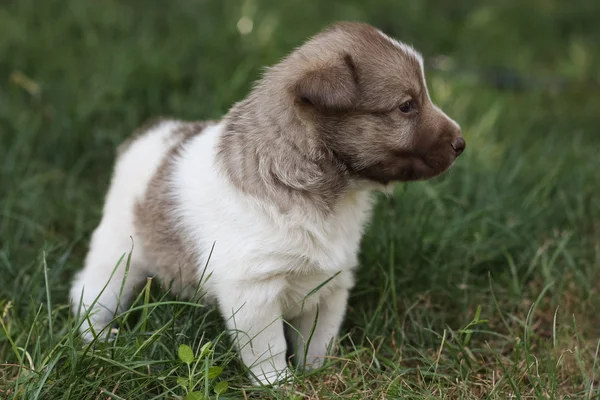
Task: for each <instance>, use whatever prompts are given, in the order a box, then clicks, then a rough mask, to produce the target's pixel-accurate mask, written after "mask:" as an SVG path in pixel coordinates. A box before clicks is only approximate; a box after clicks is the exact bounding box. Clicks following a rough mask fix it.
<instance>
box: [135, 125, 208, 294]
mask: <svg viewBox="0 0 600 400" xmlns="http://www.w3.org/2000/svg"><path fill="white" fill-rule="evenodd" d="M213 124H214V121H199V122H188V123H185V122H182V126H181V127H180V128H178V129H176V130H175V131H173V139H175V140H176V142H175V144H174V145H173V147H172V148H171V149H170V150H169V152H168V153H167V155H166V156H165V159H164V160H163V162H162V164H161V165H160V167H159V168H158V171H157V173H156V175H154V177H153V178H152V180H151V181H150V184H149V185H148V189H147V190H146V195H145V196H144V199H143V200H142V201H140V202H139V203H138V204H137V205H136V209H135V228H136V233H137V235H138V237H140V238H143V241H142V245H143V246H144V250H145V252H146V254H148V255H150V257H152V259H153V262H154V263H156V265H157V266H158V268H160V272H159V273H158V274H157V275H158V276H159V277H161V279H163V280H164V281H165V282H164V283H165V284H167V285H171V284H172V290H173V292H174V293H180V292H181V291H184V290H186V289H187V290H194V289H195V287H194V286H193V285H194V283H197V282H198V276H197V271H198V268H197V267H198V266H197V265H196V260H198V255H197V254H195V253H194V251H193V250H192V249H193V248H194V246H193V244H192V243H190V240H189V235H186V234H185V232H182V231H181V228H180V227H179V225H180V224H178V221H177V218H176V216H175V215H174V210H175V209H176V204H175V196H174V195H173V193H172V192H170V190H169V189H170V184H169V179H170V176H171V174H172V172H173V166H174V161H175V159H176V157H177V156H178V155H179V152H180V151H181V149H182V148H183V146H184V145H185V143H186V142H187V141H188V140H190V139H191V138H193V137H194V136H196V135H199V134H201V133H202V132H203V131H204V130H205V129H206V128H207V127H209V126H210V125H213ZM154 126H156V124H152V125H148V128H147V131H148V130H149V129H151V128H152V127H154ZM140 134H143V133H140ZM190 285H192V286H190Z"/></svg>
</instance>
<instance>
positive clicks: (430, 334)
mask: <svg viewBox="0 0 600 400" xmlns="http://www.w3.org/2000/svg"><path fill="white" fill-rule="evenodd" d="M599 18H600V2H593V1H573V2H565V1H561V0H531V1H522V0H507V1H504V2H476V1H466V0H459V1H454V2H447V1H444V0H424V1H410V2H409V1H393V0H375V1H371V2H368V5H367V2H365V1H359V0H354V1H340V0H328V1H327V2H325V1H321V2H316V1H310V2H309V1H306V0H304V1H300V0H292V1H286V2H283V1H276V0H270V1H266V0H265V1H261V0H246V1H243V2H240V1H235V0H227V1H218V0H203V1H201V0H173V1H169V2H164V1H159V0H146V1H144V2H141V1H130V2H123V1H116V0H89V1H80V0H44V1H34V0H8V1H5V2H3V3H2V4H1V5H0V398H2V399H5V398H6V399H53V400H54V399H76V400H79V399H177V398H183V397H184V396H186V393H187V391H188V390H190V388H193V389H194V390H196V391H198V392H201V393H203V394H204V395H206V397H209V396H210V398H215V397H216V394H215V390H214V389H215V388H216V389H217V391H219V392H220V391H221V390H223V389H224V385H225V384H224V383H220V382H225V381H226V382H228V385H229V388H228V389H227V390H226V391H225V392H224V393H223V394H221V396H220V397H219V398H221V399H223V398H231V399H234V398H235V399H243V398H248V399H258V398H279V399H301V398H306V399H337V398H340V399H384V398H387V399H393V398H408V399H410V398H413V399H425V398H431V399H433V398H445V399H480V398H487V399H507V398H523V399H529V398H536V399H537V398H573V399H575V398H577V399H579V398H598V397H600V385H599V384H598V379H599V378H600V377H599V375H598V374H599V372H600V362H598V361H599V360H598V348H599V346H600V341H599V339H600V319H599V317H598V312H597V310H598V307H599V306H600V300H599V293H598V292H599V290H600V280H599V271H598V270H599V268H600V170H599V168H600V155H599V154H600V134H599V132H598V130H599V129H600V113H599V111H598V110H599V109H600V69H599V68H598V65H600V50H599V48H598V43H600V25H599V24H598V22H597V21H598V20H599ZM342 19H345V20H362V21H366V22H370V23H373V24H375V25H377V26H378V27H380V28H381V29H382V30H384V31H385V32H387V33H389V34H391V35H393V36H396V37H398V38H399V39H402V40H404V41H407V42H409V43H412V44H413V45H415V46H416V47H417V48H418V49H420V50H421V51H422V52H423V54H424V56H425V58H426V60H427V75H428V78H429V86H430V90H431V94H432V97H433V98H434V100H435V101H436V102H437V103H438V104H439V105H440V106H441V107H442V108H443V109H444V110H445V111H446V112H447V113H448V114H449V115H451V116H452V117H453V118H454V119H456V120H457V121H459V122H460V124H461V125H462V127H463V132H464V136H465V138H466V140H467V143H468V147H467V150H466V152H465V154H464V155H463V156H462V157H461V158H460V160H459V161H458V162H457V164H456V166H455V167H454V168H452V170H451V171H450V172H449V173H447V174H446V175H444V176H443V177H441V178H439V179H436V180H434V181H431V182H421V183H411V184H406V185H398V187H397V189H396V195H395V196H394V197H386V196H380V198H379V199H378V207H377V212H376V215H375V218H374V220H373V223H372V224H371V226H370V227H369V230H368V233H367V235H366V237H365V238H364V241H363V244H362V251H361V266H360V270H359V272H358V284H357V286H356V288H355V289H354V291H353V292H352V297H351V299H350V305H349V308H348V313H347V318H346V322H345V324H344V326H343V330H342V338H341V341H340V351H339V353H338V355H337V356H336V357H334V358H331V360H329V362H328V364H327V366H326V367H325V368H323V369H321V370H317V371H314V372H313V373H311V374H309V375H304V376H302V375H300V376H298V377H297V378H296V380H295V381H294V383H293V385H291V386H289V387H287V388H285V389H282V388H280V389H273V388H253V387H250V386H249V381H248V380H247V378H246V376H245V372H244V369H243V367H242V366H241V365H240V363H239V362H238V361H237V359H236V358H235V353H234V352H232V351H231V349H230V347H231V344H230V342H229V341H228V340H227V338H226V336H225V335H224V334H223V328H224V326H223V323H222V321H221V320H220V318H219V316H218V315H217V312H216V311H215V310H214V309H212V308H211V307H207V306H203V305H202V303H200V304H199V305H197V304H190V303H184V302H181V301H178V300H177V299H176V298H174V297H172V296H170V295H168V294H165V293H164V292H162V291H161V290H159V289H158V288H156V284H155V283H154V282H152V284H151V286H152V288H151V290H148V291H145V292H143V293H142V294H141V296H140V298H139V301H138V303H137V307H136V310H135V311H134V312H132V313H131V314H127V315H125V316H122V317H121V318H120V319H119V321H120V323H122V324H124V329H122V330H121V334H120V337H119V338H118V340H116V341H115V342H112V343H107V344H103V343H96V344H94V345H93V346H91V347H87V346H84V345H83V344H82V342H81V341H80V339H79V338H78V337H77V334H76V329H75V328H74V324H73V321H72V319H71V317H70V315H69V310H68V287H69V281H70V279H71V278H72V276H73V274H74V272H75V271H76V270H77V269H78V268H80V267H81V262H82V259H83V257H84V255H85V251H86V245H87V243H88V240H89V236H90V233H91V231H92V230H93V228H94V227H95V225H96V224H97V222H98V220H99V217H100V212H101V207H102V200H103V196H104V192H105V190H106V188H107V185H108V182H109V178H110V173H111V171H110V168H111V164H112V162H113V160H114V157H115V152H114V148H115V147H116V146H117V145H118V144H119V143H120V142H121V141H122V140H124V138H126V137H127V136H128V135H129V133H130V132H131V131H132V130H133V129H134V128H135V127H136V126H139V125H140V124H142V123H143V122H144V121H145V120H147V119H148V118H150V117H154V116H157V115H170V116H175V117H179V118H185V119H209V118H218V117H219V116H221V115H222V114H223V113H224V112H226V111H227V109H228V108H229V107H230V106H231V104H232V103H233V102H235V101H237V100H240V99H241V98H243V97H244V95H245V94H246V93H247V92H248V90H249V88H250V87H251V83H252V81H253V80H254V79H255V78H256V77H257V76H259V74H260V71H261V68H262V67H263V66H265V65H269V64H272V63H274V62H276V61H277V60H278V59H279V58H280V57H282V56H284V55H285V54H286V53H287V52H288V51H290V50H291V49H292V48H294V47H295V46H297V45H299V44H300V43H301V42H302V41H303V40H304V39H305V38H306V37H307V36H310V35H312V34H314V33H315V32H317V31H318V30H320V29H321V28H322V27H324V26H325V25H326V24H328V23H330V22H333V21H336V20H342ZM126 317H129V319H128V320H129V323H126V321H124V319H125V318H126ZM209 341H210V342H212V347H211V348H210V349H208V348H205V349H204V354H203V355H202V356H201V357H200V348H201V347H202V346H204V345H205V344H206V343H208V342H209ZM181 344H185V345H189V346H190V347H191V348H192V353H195V354H188V353H189V351H188V352H186V351H185V350H186V348H185V347H182V348H181V351H179V346H180V345H181ZM178 351H179V352H180V353H181V358H182V359H184V360H187V361H188V362H189V361H190V359H189V358H190V357H194V355H195V356H196V357H197V360H198V361H197V362H196V361H194V362H193V363H192V364H191V366H190V367H189V369H188V367H187V366H186V364H185V363H184V362H183V361H182V360H180V357H179V356H178ZM217 375H218V376H217ZM191 397H192V396H191V395H190V397H189V398H191ZM197 398H200V396H199V395H198V397H197Z"/></svg>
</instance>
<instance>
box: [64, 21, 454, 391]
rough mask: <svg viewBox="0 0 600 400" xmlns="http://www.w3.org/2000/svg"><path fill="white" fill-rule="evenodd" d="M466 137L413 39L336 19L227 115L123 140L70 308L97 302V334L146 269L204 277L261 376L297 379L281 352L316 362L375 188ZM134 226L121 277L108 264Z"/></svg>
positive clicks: (184, 278) (348, 282)
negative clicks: (440, 101) (444, 106)
mask: <svg viewBox="0 0 600 400" xmlns="http://www.w3.org/2000/svg"><path fill="white" fill-rule="evenodd" d="M463 149H464V140H463V139H462V138H461V137H460V129H459V127H458V125H457V124H456V123H455V122H454V121H452V120H451V119H450V118H448V117H447V116H446V115H445V114H444V113H443V112H442V111H441V110H440V109H439V108H437V107H436V106H435V105H433V104H432V103H431V100H430V99H429V94H428V92H427V87H426V84H425V77H424V72H423V62H422V58H421V56H420V55H419V54H418V53H417V52H416V51H415V50H414V49H413V48H412V47H409V46H407V45H405V44H401V43H399V42H397V41H395V40H393V39H391V38H389V37H388V36H386V35H384V34H383V33H381V32H380V31H378V30H377V29H375V28H373V27H371V26H369V25H365V24H360V23H341V24H336V25H334V26H332V27H330V28H328V29H327V30H325V31H323V32H322V33H320V34H318V35H317V36H315V37H314V38H312V39H310V40H309V41H308V42H307V43H305V44H304V45H303V46H302V47H300V48H298V49H297V50H296V51H294V52H293V53H292V54H290V55H289V56H288V57H287V58H285V59H284V60H282V61H281V62H280V63H279V64H277V65H275V66H273V67H271V68H270V69H269V70H268V71H267V72H266V73H265V75H264V77H263V78H262V79H261V80H260V81H259V82H258V83H257V84H256V86H255V88H254V89H253V90H252V92H251V93H250V94H249V96H248V97H247V98H246V99H245V100H243V101H241V102H240V103H238V104H236V105H234V106H233V107H232V109H231V110H230V111H229V112H228V114H227V115H226V116H225V117H224V118H223V120H221V121H215V122H183V121H175V120H160V121H157V122H154V123H152V124H150V125H149V126H147V127H146V128H144V129H143V130H141V131H140V133H139V134H137V135H134V136H133V137H132V138H131V139H129V140H128V141H127V142H126V143H124V144H123V145H122V146H121V147H120V149H119V156H118V158H117V162H116V165H115V168H114V175H113V178H112V182H111V186H110V189H109V191H108V194H107V197H106V200H105V205H104V210H103V217H102V220H101V222H100V224H99V226H98V227H97V229H96V230H95V232H94V233H93V236H92V239H91V243H90V250H89V253H88V256H87V258H86V261H85V268H84V269H83V270H82V271H81V272H80V273H79V274H78V275H77V277H76V278H75V280H74V282H73V287H72V290H71V297H72V299H73V309H74V310H78V309H80V307H81V308H83V310H84V311H90V315H89V321H90V322H91V327H90V326H89V324H88V323H87V322H85V323H84V324H83V326H82V332H83V335H84V337H86V338H87V339H92V338H93V334H92V330H91V329H90V328H93V330H94V331H95V332H96V333H99V332H101V331H103V329H104V328H105V327H106V326H107V325H108V324H110V323H111V321H112V319H113V317H114V315H115V312H118V311H123V310H124V309H125V308H126V307H127V306H128V305H129V303H130V301H131V298H132V296H133V295H134V293H135V288H136V287H137V286H139V285H140V284H143V283H144V282H145V280H146V278H147V277H148V276H157V277H159V278H160V279H161V280H163V281H164V282H165V283H166V284H170V285H172V289H173V290H174V291H175V292H178V293H181V294H182V295H184V296H185V295H187V296H189V295H190V294H192V293H194V291H195V290H196V288H197V287H198V284H199V283H200V282H199V281H200V277H201V276H202V275H203V274H204V276H209V275H210V278H209V279H208V280H206V281H205V282H202V285H201V287H202V290H203V292H204V294H205V295H206V298H208V299H212V300H214V301H216V303H217V304H218V307H219V309H220V311H221V313H222V315H223V317H224V319H225V320H226V321H227V326H228V328H229V330H230V332H231V336H232V339H233V340H234V342H235V344H236V346H237V348H238V349H239V351H240V355H241V358H242V360H243V362H244V363H245V365H247V366H248V368H249V369H250V372H251V377H252V378H253V380H254V382H255V383H259V382H260V383H265V384H266V383H274V382H276V381H279V380H281V379H285V377H286V376H288V374H289V371H288V364H287V358H286V351H287V350H290V352H291V353H292V354H293V355H294V360H295V362H296V363H297V364H298V365H301V366H303V365H307V366H309V367H315V366H319V365H321V364H322V362H323V359H324V357H325V356H326V355H327V354H328V351H330V350H331V346H332V344H334V342H335V338H336V337H337V335H338V330H339V327H340V325H341V323H342V320H343V317H344V314H345V309H346V303H347V299H348V292H349V290H350V289H351V288H352V286H353V283H354V281H353V270H354V268H355V267H356V266H357V253H358V250H359V244H360V239H361V236H362V233H363V230H364V227H365V225H366V224H367V223H368V220H369V216H370V213H371V198H370V192H371V191H372V190H373V189H377V188H383V187H384V186H385V185H387V184H388V183H389V182H395V181H409V180H417V179H427V178H431V177H433V176H436V175H439V174H441V173H442V172H444V171H445V170H447V169H448V168H449V167H450V166H451V164H452V163H453V162H454V160H455V158H456V157H457V156H458V155H459V154H460V153H461V152H462V150H463ZM132 238H133V245H134V250H133V252H132V255H131V262H130V269H129V273H128V275H127V277H125V276H124V275H125V263H124V262H122V263H121V265H119V266H118V267H117V268H116V269H115V264H116V262H117V260H118V259H119V258H120V257H121V256H122V255H123V254H127V253H128V252H129V251H130V250H131V247H132ZM213 245H214V250H213V252H212V255H211V257H210V262H209V263H208V264H207V261H208V257H209V254H210V253H211V249H213ZM205 267H206V270H205ZM113 272H114V276H112V278H111V274H112V273H113ZM124 279H126V282H125V283H124V285H123V280H124ZM105 285H106V289H105V290H104V291H102V289H103V288H104V287H105ZM122 285H123V286H122ZM121 288H123V290H122V293H121ZM317 288H319V289H318V290H315V289H317ZM119 294H120V296H119ZM80 299H81V300H82V301H81V302H80ZM317 315H318V318H317ZM313 329H314V332H313ZM286 337H287V342H286ZM309 337H310V341H309V340H308V338H309ZM288 342H289V344H290V345H291V347H290V349H288Z"/></svg>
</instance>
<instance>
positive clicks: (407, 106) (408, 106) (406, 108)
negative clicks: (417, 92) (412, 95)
mask: <svg viewBox="0 0 600 400" xmlns="http://www.w3.org/2000/svg"><path fill="white" fill-rule="evenodd" d="M398 109H399V110H400V111H401V112H403V113H404V114H408V113H409V112H411V111H412V110H414V109H415V104H414V103H413V101H412V100H408V101H405V102H404V103H402V104H400V106H399V107H398Z"/></svg>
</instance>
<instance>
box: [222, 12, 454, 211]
mask: <svg viewBox="0 0 600 400" xmlns="http://www.w3.org/2000/svg"><path fill="white" fill-rule="evenodd" d="M407 99H412V101H413V102H414V104H415V105H416V111H415V112H413V113H411V114H403V113H401V112H400V111H399V110H398V106H399V105H401V104H402V103H403V102H405V101H406V100H407ZM225 123H226V131H225V133H224V136H223V138H222V141H221V144H220V149H219V161H220V162H221V163H222V165H223V166H224V168H225V170H226V171H227V173H228V175H229V177H230V179H231V181H232V182H233V183H234V184H235V185H236V186H237V187H238V188H239V189H240V190H242V191H243V192H246V193H249V194H251V195H254V196H259V197H263V198H264V197H267V198H269V199H270V201H272V202H273V203H274V204H278V205H279V206H280V208H281V209H282V210H286V209H288V208H289V207H293V206H307V205H310V206H313V207H314V206H316V208H317V209H319V210H322V211H323V212H330V211H332V210H333V209H334V208H335V204H336V201H337V200H338V199H339V197H340V196H342V195H343V194H344V193H346V192H347V191H348V190H349V189H350V188H351V187H352V186H353V183H355V182H357V181H360V180H362V179H365V180H370V181H375V182H379V183H382V184H387V183H388V182H390V181H410V180H418V179H428V178H431V177H434V176H436V175H439V174H441V173H442V172H444V171H445V170H446V169H448V168H449V167H450V165H451V164H452V163H453V162H454V159H455V158H456V156H457V155H458V154H457V152H455V150H454V148H453V146H454V145H453V141H455V140H456V139H457V138H459V137H460V129H459V127H458V126H457V125H456V124H455V123H453V122H452V121H451V120H449V119H448V118H447V117H446V116H445V115H444V114H443V113H441V112H440V111H439V109H438V108H437V107H435V106H434V105H433V104H432V103H431V100H430V99H429V95H428V92H427V88H426V87H425V78H424V76H423V74H422V70H421V65H420V60H419V58H417V57H415V56H414V55H413V54H411V53H410V52H406V51H403V50H402V49H400V48H399V47H398V46H397V45H395V44H394V43H393V42H392V41H390V40H389V39H388V38H386V37H384V36H382V35H381V34H380V33H379V31H377V30H376V29H375V28H373V27H371V26H369V25H366V24H361V23H339V24H336V25H334V26H332V27H330V28H329V29H327V30H325V31H324V32H322V33H320V34H318V35H317V36H315V37H314V38H312V39H311V40H309V41H308V42H307V43H305V44H304V45H303V46H301V47H300V48H299V49H297V50H296V51H295V52H293V53H292V54H290V55H289V56H288V57H287V58H285V59H284V60H282V61H281V62H280V63H279V64H277V65H275V66H274V67H272V68H270V69H269V70H268V71H267V72H266V73H265V75H264V77H263V78H262V79H261V80H260V81H259V82H258V83H257V84H256V86H255V88H254V89H253V91H252V92H251V93H250V95H249V96H248V97H247V98H246V99H245V100H243V101H241V102H240V103H238V104H236V105H235V106H234V107H233V108H232V110H231V111H230V112H229V113H228V115H227V116H226V117H225ZM463 143H464V142H463Z"/></svg>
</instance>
